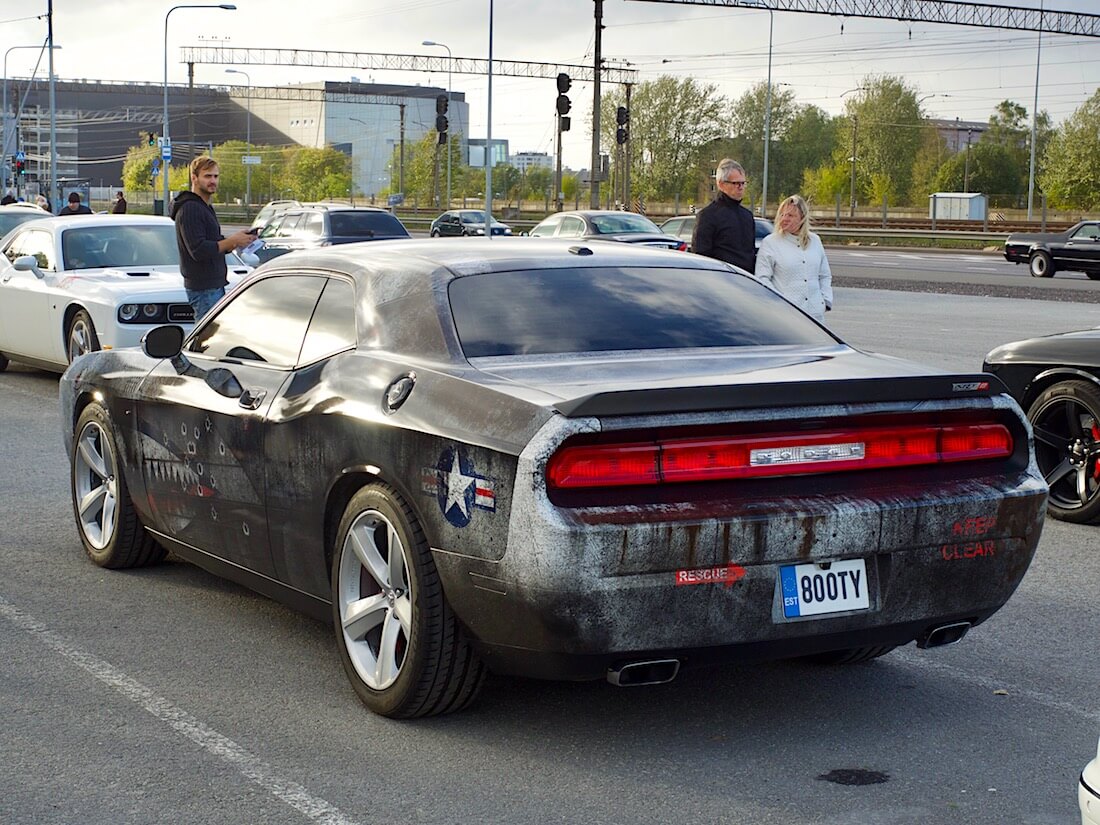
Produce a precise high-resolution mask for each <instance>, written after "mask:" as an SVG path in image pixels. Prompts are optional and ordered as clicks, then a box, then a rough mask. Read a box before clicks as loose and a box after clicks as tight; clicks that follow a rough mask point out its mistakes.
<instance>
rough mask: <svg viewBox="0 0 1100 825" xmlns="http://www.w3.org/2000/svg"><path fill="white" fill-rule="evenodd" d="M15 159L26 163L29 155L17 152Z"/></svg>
mask: <svg viewBox="0 0 1100 825" xmlns="http://www.w3.org/2000/svg"><path fill="white" fill-rule="evenodd" d="M15 159H16V160H17V161H25V160H26V159H27V153H26V152H16V153H15Z"/></svg>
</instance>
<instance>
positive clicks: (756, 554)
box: [435, 401, 1046, 679]
mask: <svg viewBox="0 0 1100 825" xmlns="http://www.w3.org/2000/svg"><path fill="white" fill-rule="evenodd" d="M997 403H1002V402H997ZM1003 403H1011V402H1007V401H1005V402H1003ZM1013 407H1015V405H1013ZM1017 409H1018V408H1017ZM574 420H576V419H574ZM1024 446H1026V442H1025V445H1024ZM539 450H540V448H539V447H538V446H537V445H536V446H535V447H534V448H531V449H530V450H529V452H530V453H538V452H539ZM529 452H525V453H524V456H523V457H521V459H520V467H519V472H518V473H517V478H520V479H522V478H534V479H536V480H537V479H540V478H541V475H540V474H539V472H538V470H537V465H538V463H539V460H538V458H537V456H533V455H531V454H529ZM544 454H546V453H545V452H544ZM1025 454H1026V455H1027V457H1028V460H1027V464H1026V465H1025V466H1024V467H1022V468H1021V467H1019V466H1017V468H1016V469H1013V470H1006V471H1002V472H995V473H991V474H990V475H988V476H985V477H981V478H970V479H966V480H955V481H942V482H940V483H937V484H929V483H926V482H921V483H918V482H911V483H909V482H906V480H905V478H904V477H902V478H900V479H897V478H895V479H894V481H892V482H891V483H890V484H885V483H883V484H879V485H878V486H875V487H868V486H867V483H866V482H864V483H863V485H862V487H860V488H858V489H857V482H855V481H852V482H850V483H849V487H847V488H844V487H838V488H834V489H832V490H825V489H820V490H819V491H818V492H816V493H813V492H810V493H807V494H803V495H799V496H797V497H790V496H788V497H782V496H777V495H773V496H772V497H770V498H767V497H757V498H743V499H740V500H737V501H726V500H723V501H717V502H714V501H712V502H710V503H709V505H708V506H706V507H700V506H696V505H683V504H666V505H648V506H645V507H635V508H630V507H622V506H616V507H588V508H575V509H563V508H558V507H555V506H554V505H553V504H551V503H550V502H549V501H548V500H547V498H546V493H545V490H541V489H539V488H538V485H537V483H536V485H534V486H532V487H530V488H526V489H525V488H523V486H522V485H521V484H517V485H516V488H515V490H514V493H513V501H512V507H511V511H512V519H511V524H510V527H509V539H508V546H507V550H506V552H505V553H504V554H503V556H502V557H501V558H500V559H499V560H496V561H494V560H490V559H483V558H473V557H471V556H470V555H467V554H460V553H453V552H448V551H447V550H446V549H437V550H436V551H435V559H436V565H437V567H438V569H439V571H440V574H441V577H442V579H443V584H444V588H445V591H446V593H447V598H448V601H449V602H450V603H451V605H452V607H453V608H454V609H455V612H456V614H457V615H458V616H459V618H460V619H461V620H462V621H463V623H464V624H465V625H466V626H467V628H468V629H469V630H470V632H471V635H472V636H473V637H474V639H475V641H476V642H477V644H478V645H479V646H480V649H481V651H482V655H483V656H484V657H485V659H486V662H487V663H488V664H489V665H490V666H491V667H493V668H494V669H496V670H498V671H502V672H509V673H516V674H521V675H528V676H541V677H547V678H572V679H584V678H600V677H602V676H603V675H604V673H605V671H606V670H607V668H608V667H612V666H616V665H620V664H623V663H624V662H628V661H637V660H640V659H655V658H676V659H680V660H681V661H682V662H683V663H684V664H688V665H690V664H695V663H706V662H715V661H731V660H736V661H754V660H763V659H777V658H785V657H791V656H801V655H806V654H811V653H817V652H825V651H831V650H842V649H849V648H855V647H863V646H873V645H899V644H905V643H907V642H910V641H913V640H915V639H918V638H921V637H922V636H924V635H925V634H927V633H928V632H929V631H930V630H932V629H933V628H935V627H939V626H942V625H947V624H952V623H955V622H969V623H971V624H978V623H980V622H982V621H984V620H985V619H987V618H988V617H989V616H991V615H992V614H993V613H995V612H996V611H997V610H998V609H999V608H1000V607H1001V606H1002V605H1004V603H1005V602H1006V601H1007V600H1008V598H1009V597H1010V596H1011V594H1012V593H1013V592H1014V591H1015V589H1016V587H1017V586H1018V585H1019V583H1020V581H1021V580H1022V579H1023V576H1024V574H1025V572H1026V571H1027V568H1028V566H1029V564H1030V563H1031V559H1032V557H1033V555H1034V553H1035V549H1036V546H1037V545H1038V541H1039V537H1040V534H1041V530H1042V520H1043V517H1044V515H1045V510H1046V484H1045V483H1044V482H1043V480H1042V477H1041V476H1040V475H1039V473H1038V471H1037V468H1036V467H1035V463H1034V460H1033V459H1032V458H1031V457H1030V450H1025ZM819 485H820V482H819ZM799 486H803V485H799ZM844 559H862V560H863V562H864V566H865V571H866V585H867V593H868V596H869V603H870V606H869V607H868V608H865V609H860V610H852V611H848V612H838V613H829V614H826V615H822V616H817V617H800V618H787V617H786V616H785V615H784V609H783V601H784V594H783V591H782V587H781V584H780V572H779V571H780V568H782V567H784V566H788V565H795V564H806V563H811V562H813V563H825V562H833V561H839V560H844ZM729 570H736V575H734V576H726V575H725V574H724V572H722V571H729ZM685 571H696V573H694V574H687V575H685ZM731 579H732V580H731ZM689 585H690V586H689Z"/></svg>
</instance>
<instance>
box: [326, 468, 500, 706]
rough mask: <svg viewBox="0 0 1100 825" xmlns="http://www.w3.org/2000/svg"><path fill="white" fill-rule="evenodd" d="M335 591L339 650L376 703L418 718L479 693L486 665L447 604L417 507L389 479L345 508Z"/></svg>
mask: <svg viewBox="0 0 1100 825" xmlns="http://www.w3.org/2000/svg"><path fill="white" fill-rule="evenodd" d="M332 591H333V592H332V608H333V622H334V624H335V631H336V640H337V647H338V648H339V650H340V659H341V661H342V662H343V665H344V671H345V672H346V673H347V675H348V678H349V679H350V680H351V683H352V686H353V687H354V688H355V692H356V693H357V694H358V695H359V698H360V699H361V700H362V701H363V703H364V704H365V705H366V706H367V707H369V708H370V709H371V710H372V711H374V712H375V713H379V714H381V715H383V716H390V717H393V718H413V717H419V716H432V715H435V714H440V713H450V712H452V711H456V710H461V709H462V708H464V707H466V706H467V705H468V704H470V702H472V701H473V699H474V697H475V696H476V695H477V692H478V689H479V688H480V686H481V683H482V681H483V679H484V673H485V670H484V665H482V663H481V661H480V660H479V659H478V658H477V656H476V654H475V653H474V651H473V649H472V648H471V647H470V644H469V642H468V641H467V640H466V638H465V637H464V634H463V631H462V628H461V627H460V626H459V624H458V620H457V619H456V618H455V616H454V614H453V613H452V612H451V608H450V606H449V605H448V604H447V601H446V599H445V597H444V595H443V588H442V585H441V583H440V581H439V573H438V572H437V571H436V568H435V564H434V562H433V561H432V556H431V550H430V549H429V547H428V542H427V540H426V539H425V537H424V532H423V530H422V529H421V528H420V524H419V523H418V522H417V520H416V516H415V515H414V514H413V511H412V509H411V508H410V507H409V505H408V504H407V503H405V501H404V500H403V499H402V498H401V497H400V496H399V495H398V494H397V492H396V491H395V490H393V489H392V488H391V487H388V486H385V485H373V486H370V487H364V488H363V489H362V490H360V491H359V492H358V493H356V494H355V496H354V497H353V498H352V500H351V501H350V502H349V503H348V506H347V508H346V509H345V510H344V516H343V518H342V519H341V521H340V528H339V531H338V532H337V538H336V546H335V547H334V552H333V560H332Z"/></svg>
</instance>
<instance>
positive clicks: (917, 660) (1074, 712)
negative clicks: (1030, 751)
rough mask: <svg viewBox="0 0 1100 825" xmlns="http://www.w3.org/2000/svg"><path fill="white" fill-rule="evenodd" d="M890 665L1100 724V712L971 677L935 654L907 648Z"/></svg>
mask: <svg viewBox="0 0 1100 825" xmlns="http://www.w3.org/2000/svg"><path fill="white" fill-rule="evenodd" d="M886 661H894V662H898V663H899V664H902V665H904V666H905V667H911V668H913V669H914V670H923V671H929V670H932V671H936V672H937V673H941V674H943V675H945V676H947V677H949V678H951V679H956V680H958V681H960V682H966V683H967V684H969V685H972V686H973V687H977V688H981V689H983V690H985V691H987V692H992V691H994V690H1006V691H1008V698H1009V699H1011V698H1012V697H1013V696H1016V697H1023V698H1024V699H1027V700H1029V701H1032V702H1035V703H1036V704H1039V705H1043V706H1044V707H1047V708H1050V709H1051V710H1057V711H1061V712H1062V713H1065V714H1067V715H1069V716H1072V717H1075V718H1078V719H1083V720H1085V721H1086V722H1088V723H1090V724H1091V725H1093V726H1095V725H1098V724H1100V710H1089V709H1086V708H1083V707H1081V706H1080V705H1075V704H1073V703H1072V702H1066V701H1063V700H1061V699H1059V698H1058V697H1056V696H1052V695H1050V694H1049V693H1044V692H1043V691H1041V690H1031V689H1030V688H1025V687H1020V686H1019V685H1013V684H1011V683H1009V682H1006V681H1004V680H1003V679H1001V678H999V677H998V676H996V675H994V674H986V673H970V672H968V671H966V670H963V669H962V668H957V667H954V666H953V665H949V664H946V663H944V662H942V661H937V660H936V658H935V651H932V652H931V653H928V652H924V651H917V650H915V649H909V648H903V649H900V650H895V651H894V652H893V653H891V654H890V656H889V658H888V659H887V660H886Z"/></svg>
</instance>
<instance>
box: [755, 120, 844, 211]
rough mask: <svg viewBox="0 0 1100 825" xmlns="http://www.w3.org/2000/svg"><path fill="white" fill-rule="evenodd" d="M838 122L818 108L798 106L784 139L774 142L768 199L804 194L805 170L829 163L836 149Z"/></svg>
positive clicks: (786, 129)
mask: <svg viewBox="0 0 1100 825" xmlns="http://www.w3.org/2000/svg"><path fill="white" fill-rule="evenodd" d="M836 135H837V126H836V122H835V121H834V120H833V118H832V117H830V116H829V114H828V113H827V112H825V111H824V110H823V109H819V108H818V107H817V106H799V107H796V109H795V112H794V114H793V115H792V117H791V119H790V122H789V123H787V125H786V126H785V128H784V130H783V134H782V135H781V137H780V139H779V140H778V141H777V142H775V143H773V145H772V148H771V156H770V157H769V159H768V166H769V173H768V174H769V177H770V178H771V180H770V181H769V183H768V192H769V196H768V199H769V200H771V201H772V202H773V203H778V202H779V200H780V199H781V198H784V197H786V196H787V195H792V194H794V193H795V192H800V191H802V187H803V182H804V179H805V175H804V173H805V171H806V170H807V169H814V168H816V167H818V166H821V165H822V164H828V163H829V159H830V158H831V157H832V155H833V152H834V151H835V149H836V142H837V137H836Z"/></svg>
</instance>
